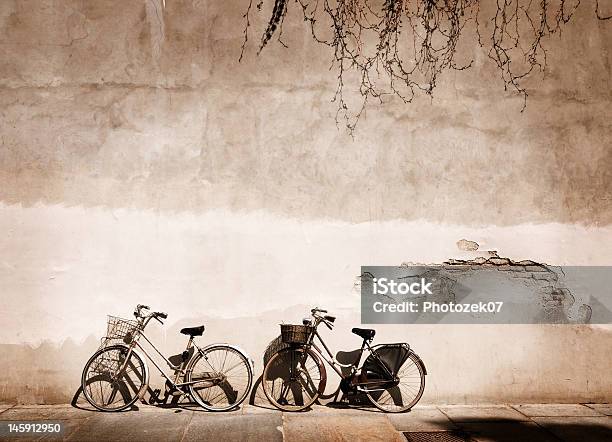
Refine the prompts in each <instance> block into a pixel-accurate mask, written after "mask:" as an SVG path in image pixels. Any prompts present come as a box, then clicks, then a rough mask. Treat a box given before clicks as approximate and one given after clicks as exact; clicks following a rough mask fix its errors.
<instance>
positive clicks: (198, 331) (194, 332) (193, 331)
mask: <svg viewBox="0 0 612 442" xmlns="http://www.w3.org/2000/svg"><path fill="white" fill-rule="evenodd" d="M181 333H182V334H184V335H189V336H191V337H192V338H193V337H194V336H202V334H203V333H204V326H203V325H200V326H199V327H185V328H183V329H181Z"/></svg>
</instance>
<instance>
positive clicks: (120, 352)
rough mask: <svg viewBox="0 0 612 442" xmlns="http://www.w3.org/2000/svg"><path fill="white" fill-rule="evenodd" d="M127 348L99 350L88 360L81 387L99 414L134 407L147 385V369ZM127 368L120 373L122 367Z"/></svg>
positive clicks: (116, 347)
mask: <svg viewBox="0 0 612 442" xmlns="http://www.w3.org/2000/svg"><path fill="white" fill-rule="evenodd" d="M129 350H130V349H129V348H128V347H126V346H125V345H113V346H110V347H106V348H103V349H101V350H98V351H97V352H96V353H94V355H93V356H92V357H91V358H89V361H87V364H85V368H84V369H83V375H82V377H81V387H82V388H83V394H84V395H85V399H87V401H88V402H89V403H90V404H91V405H92V406H93V407H95V408H96V409H98V410H100V411H121V410H125V409H126V408H129V407H131V406H132V405H133V404H134V403H135V402H136V401H137V400H138V397H139V395H140V394H141V392H144V389H145V388H146V387H147V386H146V374H147V372H146V366H145V364H144V362H143V361H142V359H141V358H140V356H138V355H137V354H136V353H134V352H132V353H131V354H130V356H129V360H128V361H127V365H125V364H124V363H125V362H126V359H127V357H128V354H129ZM124 366H125V368H124V369H123V370H122V371H121V372H120V369H121V368H122V367H124Z"/></svg>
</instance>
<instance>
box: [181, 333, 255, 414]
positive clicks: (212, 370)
mask: <svg viewBox="0 0 612 442" xmlns="http://www.w3.org/2000/svg"><path fill="white" fill-rule="evenodd" d="M185 381H186V382H193V383H192V384H190V385H189V392H190V393H191V397H192V398H193V399H194V400H195V401H196V402H197V403H198V405H200V406H201V407H203V408H205V409H206V410H209V411H227V410H231V409H232V408H235V407H237V406H238V405H240V404H241V403H242V402H243V401H244V400H245V399H246V397H247V394H249V391H250V390H251V384H252V383H253V372H252V370H251V364H250V362H249V360H248V359H247V357H246V356H245V355H244V354H243V353H242V352H240V351H239V350H237V349H235V348H234V347H230V346H227V345H215V346H213V347H208V348H205V349H202V351H200V352H198V353H196V354H195V355H194V357H193V360H192V362H191V363H190V368H189V370H188V371H187V375H186V376H185Z"/></svg>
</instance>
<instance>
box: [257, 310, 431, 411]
mask: <svg viewBox="0 0 612 442" xmlns="http://www.w3.org/2000/svg"><path fill="white" fill-rule="evenodd" d="M325 313H327V311H326V310H323V309H319V308H314V309H312V310H311V315H312V318H306V319H304V321H303V323H302V325H291V324H281V325H280V326H281V336H282V341H283V342H284V343H285V344H288V345H289V346H288V347H286V348H283V349H281V350H279V351H278V352H277V353H276V354H275V355H274V356H272V357H271V358H270V360H269V361H268V363H267V364H266V365H265V368H264V372H263V375H262V384H263V389H264V393H265V395H266V397H267V398H268V400H269V401H270V403H271V404H272V405H274V406H275V407H276V408H278V409H280V410H283V411H301V410H304V409H306V408H308V407H310V406H311V405H312V404H313V403H315V401H317V399H318V398H319V397H320V396H321V395H322V394H323V392H324V391H325V385H326V383H327V373H326V370H325V365H324V364H323V362H322V361H321V359H323V360H324V361H325V362H327V363H328V364H329V365H330V366H331V367H332V369H333V370H334V371H335V372H336V373H337V374H338V375H339V376H340V378H341V381H340V387H339V388H340V390H342V392H343V393H344V394H345V395H351V394H358V393H365V394H366V396H367V397H368V399H369V400H370V402H371V403H372V404H373V405H374V406H375V407H376V408H378V409H379V410H381V411H384V412H388V413H401V412H405V411H409V410H410V409H411V408H412V407H413V406H414V405H415V404H416V403H417V402H418V401H419V400H420V399H421V396H422V395H423V391H424V389H425V375H426V374H427V370H426V369H425V364H424V363H423V361H422V360H421V358H420V357H419V356H418V355H417V354H416V353H414V352H413V351H412V349H411V348H410V346H409V345H408V344H407V343H398V344H378V345H375V346H371V345H370V344H371V343H372V340H373V339H374V335H375V334H376V331H375V330H372V329H365V328H353V329H352V332H353V333H354V334H356V335H357V336H359V337H361V338H363V343H362V344H361V349H360V350H358V351H356V352H354V359H353V360H352V361H351V362H349V363H346V364H343V363H340V362H339V361H338V360H337V359H336V358H334V356H333V355H332V353H331V351H330V350H329V348H328V347H327V345H326V344H325V342H324V341H323V339H322V338H321V336H320V335H319V332H318V331H317V327H318V326H319V324H321V323H323V324H325V325H326V326H327V327H328V328H329V329H330V330H332V329H333V323H334V321H335V320H336V318H335V317H334V316H330V315H327V314H325ZM322 314H324V315H322ZM314 338H318V340H319V342H320V343H321V345H322V346H323V349H324V350H325V353H323V351H322V350H321V348H319V346H318V345H317V344H316V343H315V342H314ZM366 352H367V353H368V355H367V357H366V358H365V360H364V362H363V364H362V365H361V366H359V364H360V362H361V359H362V356H363V354H364V353H366ZM345 354H350V353H345ZM342 369H345V371H348V375H346V374H343V372H342Z"/></svg>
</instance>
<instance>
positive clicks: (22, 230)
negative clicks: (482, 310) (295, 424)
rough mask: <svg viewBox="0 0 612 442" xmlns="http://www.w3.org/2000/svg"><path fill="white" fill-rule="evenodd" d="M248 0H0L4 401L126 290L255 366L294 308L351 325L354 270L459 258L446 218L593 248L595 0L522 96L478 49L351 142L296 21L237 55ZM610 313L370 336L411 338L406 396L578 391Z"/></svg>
mask: <svg viewBox="0 0 612 442" xmlns="http://www.w3.org/2000/svg"><path fill="white" fill-rule="evenodd" d="M247 4H248V2H246V1H227V2H219V1H217V2H213V1H195V0H194V1H177V0H168V1H166V9H165V10H162V7H161V1H158V0H151V1H147V2H145V1H129V2H125V1H119V0H116V1H113V0H96V1H86V2H82V1H16V0H15V1H13V0H5V1H2V2H0V60H1V62H0V231H1V232H3V234H2V235H1V236H0V296H1V299H2V304H3V308H2V310H1V311H0V322H1V323H2V324H3V327H2V328H1V329H0V343H3V344H4V345H3V346H2V353H3V356H4V355H6V356H5V357H3V358H2V362H0V364H3V365H2V367H0V368H1V370H0V373H2V375H1V376H2V377H1V378H0V400H18V401H23V402H65V401H67V400H69V399H70V398H71V394H72V393H74V391H75V390H76V388H77V387H78V383H79V371H80V369H81V367H82V365H83V363H84V360H85V359H86V358H87V356H88V353H90V352H91V351H92V350H93V349H94V348H95V347H96V341H95V338H94V336H95V337H99V336H100V335H101V334H102V332H103V328H104V315H105V314H106V313H111V314H118V315H129V314H130V312H131V309H132V308H133V306H134V304H136V303H137V302H142V303H148V304H150V305H152V306H155V307H156V308H159V309H160V310H166V311H168V313H169V314H170V318H169V322H168V327H167V332H166V333H163V332H162V331H159V337H160V339H162V341H163V342H165V345H166V346H167V348H168V349H170V348H177V346H179V343H180V342H182V339H180V337H179V336H178V334H177V333H176V330H177V329H178V328H180V327H181V326H185V325H196V324H197V323H199V322H200V321H202V320H204V321H206V322H207V324H208V331H207V333H206V335H205V336H204V338H203V340H204V341H214V340H228V341H232V342H235V343H237V344H239V345H242V346H244V347H245V348H246V349H247V350H248V351H249V352H250V353H251V354H252V356H253V357H254V359H255V360H256V362H257V363H259V364H261V362H260V355H261V353H262V352H263V348H264V347H265V344H266V343H267V342H268V341H269V340H271V339H272V338H273V337H274V336H275V335H276V334H277V324H278V322H280V321H281V320H283V319H284V320H292V319H293V320H296V319H300V318H301V316H302V315H303V314H304V313H305V312H306V311H307V309H308V307H309V306H313V305H322V306H326V307H328V308H329V309H330V310H335V311H336V313H337V314H338V315H339V316H340V320H339V322H338V327H337V329H336V330H335V331H334V332H333V334H331V336H330V338H331V339H332V340H331V343H332V344H333V345H334V346H335V347H336V348H338V349H340V348H343V349H346V348H347V347H348V348H351V347H352V346H353V345H357V340H358V339H357V338H356V337H353V336H351V335H350V333H349V331H348V330H349V329H350V327H351V326H353V325H355V324H356V323H358V321H359V316H358V308H359V296H358V293H356V292H355V289H354V283H355V278H356V277H357V276H358V275H359V267H360V266H361V265H368V264H369V265H373V264H376V265H396V264H400V263H402V262H408V261H411V262H425V263H435V262H442V261H444V260H446V259H448V258H461V257H472V256H473V255H470V254H469V253H467V252H462V251H459V250H458V249H457V247H456V245H455V243H456V241H457V240H458V239H460V238H469V239H471V240H474V241H477V242H478V243H479V244H481V247H482V248H483V249H485V250H487V249H491V250H498V251H499V252H500V254H501V255H503V256H508V257H510V258H513V259H533V260H535V261H540V262H547V263H550V264H556V265H608V264H610V263H611V262H612V247H611V246H612V228H611V227H610V223H611V222H612V204H611V201H612V148H611V141H612V135H611V134H612V132H611V130H610V129H611V128H610V126H611V124H612V123H611V122H610V119H609V108H610V104H611V101H612V100H611V98H612V95H611V94H612V93H611V91H612V87H611V86H612V84H611V82H612V80H611V78H612V76H611V68H610V61H611V59H612V55H611V54H610V42H611V41H612V26H610V25H609V24H606V22H598V21H596V20H595V19H594V17H593V11H592V10H591V8H590V7H588V6H584V7H581V8H580V9H579V10H578V15H577V17H576V20H575V21H573V22H572V23H570V24H569V25H568V27H567V28H566V29H565V32H564V33H563V34H562V38H561V39H559V40H557V39H555V40H554V41H553V42H551V43H550V46H549V49H550V51H549V53H548V61H549V66H550V69H549V71H548V72H547V73H546V75H545V78H544V79H542V78H541V77H537V76H534V77H533V78H531V79H530V80H529V83H528V84H529V86H530V87H531V93H530V96H529V99H528V103H527V108H526V109H525V111H524V112H522V113H521V112H520V110H521V107H522V98H521V97H519V96H515V95H512V94H511V93H509V92H504V90H503V85H502V84H501V80H499V78H498V75H497V73H496V71H495V69H494V67H493V66H492V65H491V64H490V63H489V62H488V61H487V59H486V55H485V54H484V53H483V52H482V50H481V49H479V48H478V47H477V46H476V45H474V47H463V48H461V51H462V53H464V54H465V55H466V56H469V57H473V58H474V60H475V65H474V68H472V69H471V70H468V71H462V72H451V73H448V74H446V75H445V76H444V77H443V78H442V79H441V82H440V86H439V88H438V90H437V91H436V92H437V93H436V95H435V98H434V100H433V101H431V100H429V99H425V98H418V99H416V100H415V102H414V103H412V104H410V105H404V104H402V103H400V102H398V101H397V100H394V99H390V100H388V102H386V103H385V104H384V105H376V104H372V105H371V106H370V107H369V108H368V110H367V113H366V114H365V116H364V118H363V119H362V121H361V122H360V124H359V125H358V127H357V130H356V132H355V138H354V139H352V138H351V137H350V136H349V135H348V134H347V133H345V132H344V131H343V130H342V129H340V130H338V129H337V128H336V125H335V123H334V119H333V116H334V114H335V110H336V109H335V104H333V103H330V99H331V97H332V94H333V90H334V87H335V73H334V72H333V71H329V70H328V66H329V57H328V55H329V54H328V53H327V52H326V51H325V49H323V48H321V47H318V46H317V45H316V44H315V43H313V42H312V41H311V39H310V37H309V33H308V31H307V30H306V29H305V28H304V27H303V26H302V23H301V22H300V20H298V19H297V17H296V16H293V15H292V16H290V18H289V21H288V22H287V24H286V25H285V32H286V37H285V41H286V43H287V44H288V45H289V47H290V49H285V48H283V47H282V46H281V45H271V46H270V47H268V48H266V49H265V50H264V52H263V53H262V54H261V55H260V56H259V57H257V56H256V55H255V52H256V47H255V46H250V50H249V51H248V52H247V54H246V56H245V59H244V60H243V61H242V63H238V56H239V53H240V46H241V43H242V32H243V22H242V14H243V13H244V10H245V8H246V6H247ZM264 15H265V13H264ZM262 18H263V16H262ZM254 23H255V28H254V29H258V28H257V26H259V28H261V23H260V22H259V21H257V20H255V22H254ZM252 38H253V39H256V37H255V34H252ZM285 310H286V311H285ZM611 330H612V329H611V328H610V327H609V326H486V327H484V326H450V325H445V326H442V325H434V326H424V325H423V326H384V327H379V336H380V341H381V342H382V341H383V340H392V341H398V340H404V339H405V340H407V341H408V342H410V343H411V345H412V346H413V347H414V348H415V350H416V351H417V352H418V353H419V354H420V355H421V356H422V357H423V359H424V360H425V362H426V364H427V365H428V368H429V371H430V375H429V377H428V386H427V390H426V395H425V397H424V401H430V402H437V401H447V402H482V401H484V402H498V401H534V402H538V401H571V402H574V401H578V400H580V401H588V400H593V401H605V400H609V399H610V398H611V397H612V384H611V382H612V380H611V379H610V378H609V376H606V375H605V373H604V372H603V370H604V369H603V367H608V366H610V364H611V362H612V359H611V358H612V356H610V354H609V352H606V351H602V350H603V349H604V348H605V345H606V342H609V340H610V331H611ZM509 336H511V337H512V339H508V337H509ZM66 339H69V341H65V340H66ZM43 341H45V343H44V344H43V346H42V347H40V348H38V347H37V346H38V345H40V343H41V342H43ZM181 345H182V344H181ZM30 346H32V347H33V348H34V349H30ZM259 366H260V367H261V365H259Z"/></svg>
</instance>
